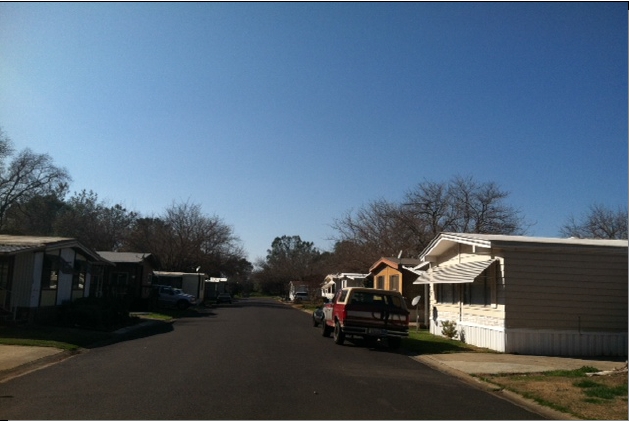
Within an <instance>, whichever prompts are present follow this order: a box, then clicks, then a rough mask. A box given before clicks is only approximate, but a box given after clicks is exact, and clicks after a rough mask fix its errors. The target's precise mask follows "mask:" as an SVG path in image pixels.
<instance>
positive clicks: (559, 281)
mask: <svg viewBox="0 0 629 421" xmlns="http://www.w3.org/2000/svg"><path fill="white" fill-rule="evenodd" d="M627 244H628V242H627V240H593V239H573V238H537V237H522V236H504V235H484V234H457V233H442V234H440V235H438V236H437V237H436V238H435V239H434V240H433V241H432V242H431V243H430V244H429V245H428V247H427V248H426V249H425V250H424V251H423V252H422V254H421V255H420V259H421V260H422V262H424V264H425V263H429V265H430V268H429V270H427V271H426V272H425V273H423V274H421V275H420V276H419V277H418V279H417V281H415V283H417V284H429V285H430V286H431V288H430V331H431V333H433V334H437V335H441V334H442V332H441V331H442V323H443V321H446V320H447V321H454V322H456V324H457V329H458V331H459V334H460V336H461V339H462V340H464V341H465V342H467V343H469V344H472V345H476V346H480V347H485V348H490V349H493V350H496V351H501V352H506V353H519V354H532V355H560V356H626V355H627V311H628V308H627V284H628V267H627V264H628V261H627V250H628V249H627Z"/></svg>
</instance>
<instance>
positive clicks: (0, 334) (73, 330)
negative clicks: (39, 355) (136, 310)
mask: <svg viewBox="0 0 629 421" xmlns="http://www.w3.org/2000/svg"><path fill="white" fill-rule="evenodd" d="M142 322H146V321H145V320H142V319H139V318H131V319H130V320H129V323H128V324H127V325H126V326H120V325H119V326H117V328H118V329H120V328H123V329H124V328H129V329H125V330H124V331H122V332H121V331H114V330H111V331H103V330H94V329H87V328H78V327H64V326H50V325H38V324H27V325H12V326H0V344H2V345H22V346H47V347H54V348H59V349H63V350H68V351H77V350H78V349H80V348H87V349H90V348H98V347H102V346H106V345H111V344H113V343H116V342H121V341H127V340H133V339H138V338H142V337H147V336H153V335H158V334H162V333H167V332H171V331H172V330H173V324H172V322H171V321H159V320H152V321H150V322H149V323H142Z"/></svg>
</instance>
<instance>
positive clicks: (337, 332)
mask: <svg viewBox="0 0 629 421" xmlns="http://www.w3.org/2000/svg"><path fill="white" fill-rule="evenodd" d="M343 342H345V333H343V329H341V324H340V323H339V322H338V320H337V321H336V322H335V323H334V343H335V344H337V345H343Z"/></svg>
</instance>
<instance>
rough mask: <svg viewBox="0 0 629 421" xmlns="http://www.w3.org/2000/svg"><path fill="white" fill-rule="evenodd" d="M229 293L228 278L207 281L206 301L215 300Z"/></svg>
mask: <svg viewBox="0 0 629 421" xmlns="http://www.w3.org/2000/svg"><path fill="white" fill-rule="evenodd" d="M223 292H229V291H227V278H214V277H210V278H207V279H206V280H205V299H206V300H213V299H216V297H218V294H221V293H223Z"/></svg>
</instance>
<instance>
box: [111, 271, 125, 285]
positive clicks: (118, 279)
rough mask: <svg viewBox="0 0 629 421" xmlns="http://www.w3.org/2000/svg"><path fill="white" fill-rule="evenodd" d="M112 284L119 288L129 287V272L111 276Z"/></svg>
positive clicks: (116, 273) (115, 273)
mask: <svg viewBox="0 0 629 421" xmlns="http://www.w3.org/2000/svg"><path fill="white" fill-rule="evenodd" d="M111 284H112V285H113V286H117V287H126V286H128V285H129V274H128V273H127V272H113V273H112V274H111Z"/></svg>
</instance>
